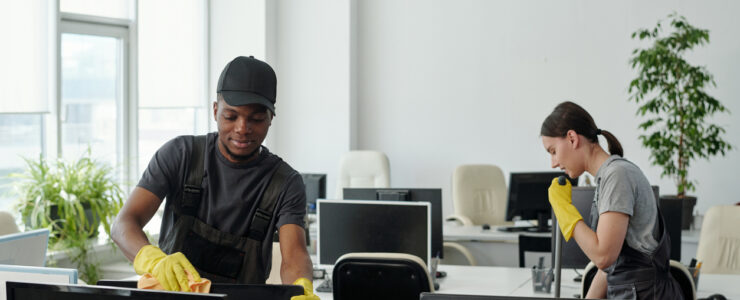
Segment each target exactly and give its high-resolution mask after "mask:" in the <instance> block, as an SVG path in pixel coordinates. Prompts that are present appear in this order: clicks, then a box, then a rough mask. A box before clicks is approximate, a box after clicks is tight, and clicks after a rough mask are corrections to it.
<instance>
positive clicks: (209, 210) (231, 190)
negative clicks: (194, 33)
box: [111, 56, 318, 299]
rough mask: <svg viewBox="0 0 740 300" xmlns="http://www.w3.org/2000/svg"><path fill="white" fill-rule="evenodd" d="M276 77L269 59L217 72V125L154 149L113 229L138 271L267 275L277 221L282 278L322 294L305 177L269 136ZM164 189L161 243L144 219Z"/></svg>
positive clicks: (253, 278) (175, 277) (259, 279)
mask: <svg viewBox="0 0 740 300" xmlns="http://www.w3.org/2000/svg"><path fill="white" fill-rule="evenodd" d="M276 81H277V80H276V76H275V72H274V71H273V70H272V68H271V67H270V66H269V65H268V64H266V63H264V62H262V61H260V60H257V59H255V58H254V57H251V56H250V57H244V56H240V57H237V58H235V59H234V60H232V61H231V62H229V63H228V64H227V65H226V67H225V68H224V70H223V72H221V76H220V77H219V79H218V88H217V97H218V99H217V101H216V102H214V103H213V116H214V118H215V120H216V123H217V124H218V132H213V133H209V134H207V135H205V136H179V137H176V138H174V139H172V140H170V141H169V142H167V143H166V144H165V145H164V146H162V147H161V148H160V149H159V150H158V151H157V153H156V154H155V155H154V157H153V158H152V159H151V161H150V162H149V166H148V167H147V169H146V171H145V172H144V174H143V176H142V178H141V180H140V181H139V184H138V185H137V187H136V188H135V189H134V191H133V192H132V193H131V196H130V197H129V199H128V201H127V202H126V204H125V205H124V206H123V208H122V209H121V212H120V213H119V214H118V216H117V217H116V220H115V222H114V223H113V226H112V229H111V236H112V238H113V240H114V241H115V242H116V244H118V246H119V247H120V248H121V250H122V251H123V253H124V255H126V257H127V258H129V259H130V260H133V262H134V269H135V270H136V272H137V273H138V274H145V273H151V274H152V276H154V277H155V278H156V279H157V280H158V281H159V283H160V284H161V285H162V286H163V287H164V288H166V289H168V290H178V291H189V290H190V288H189V283H188V280H189V279H190V281H195V282H197V281H200V280H201V278H200V276H201V275H202V276H203V277H205V278H208V279H211V280H213V281H214V282H225V283H265V280H266V279H267V277H268V275H269V273H270V267H271V254H272V239H273V232H275V231H276V230H277V231H278V234H279V240H280V249H281V254H282V266H281V268H280V275H281V278H282V280H283V282H285V283H290V282H293V283H294V284H298V285H301V286H303V287H304V290H305V295H304V296H298V298H297V299H318V297H316V296H315V295H314V294H313V287H312V284H311V281H310V280H309V279H308V278H311V277H310V276H311V273H312V272H311V271H312V264H311V259H310V258H309V256H308V252H307V250H306V240H305V238H306V237H305V232H304V228H303V226H304V217H305V214H306V196H305V188H304V185H303V181H302V179H301V176H300V174H299V173H298V172H296V171H295V170H294V169H293V168H291V167H290V166H289V165H288V164H287V163H285V162H284V161H283V160H282V159H281V158H280V157H278V156H277V155H274V154H272V153H270V151H269V150H268V149H267V148H266V147H264V146H262V142H263V141H264V139H265V137H266V136H267V132H268V129H269V128H270V125H271V123H272V119H273V117H274V116H275V89H276ZM165 198H166V199H167V201H166V202H165V209H164V215H163V217H162V227H161V230H160V236H159V246H160V247H161V250H160V248H157V247H155V246H152V245H150V244H149V242H148V240H147V238H146V236H145V235H144V232H143V230H142V228H143V227H144V225H146V223H147V222H149V220H150V219H151V217H152V216H153V215H154V213H155V212H156V211H157V209H158V208H159V206H160V204H161V203H162V200H163V199H165ZM168 254H169V255H168ZM191 263H192V264H191ZM188 276H190V277H191V278H188ZM294 299H296V297H294Z"/></svg>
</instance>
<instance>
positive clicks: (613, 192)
mask: <svg viewBox="0 0 740 300" xmlns="http://www.w3.org/2000/svg"><path fill="white" fill-rule="evenodd" d="M540 135H541V136H542V144H543V145H544V147H545V150H546V151H547V152H548V153H549V154H550V157H551V164H552V167H553V168H560V169H562V170H564V171H565V173H566V174H568V176H570V177H571V178H577V177H578V176H580V175H581V174H583V173H584V172H588V173H589V174H591V175H593V176H594V179H595V181H596V185H597V187H596V191H595V195H594V202H593V204H592V207H591V222H590V223H591V224H586V223H585V222H584V221H583V218H582V216H581V215H580V213H579V212H578V210H577V209H576V208H575V206H573V204H571V196H570V195H571V194H570V191H571V187H570V182H568V181H567V180H566V184H565V185H560V184H559V183H558V182H557V180H553V183H552V185H551V186H550V190H549V194H550V204H551V205H552V208H553V211H554V213H555V216H556V218H557V220H558V225H559V226H560V230H561V231H562V232H563V237H565V239H566V240H569V239H570V238H571V237H573V238H574V239H575V240H576V243H577V244H578V246H579V247H580V248H581V249H582V250H583V252H584V253H585V254H586V256H588V258H589V259H590V260H591V261H592V262H593V263H594V264H595V265H596V267H598V268H599V271H598V272H597V274H596V276H595V277H594V279H593V281H592V284H591V287H590V288H589V290H588V294H587V295H586V298H605V297H606V298H609V299H682V298H683V295H682V294H681V292H680V290H679V286H678V284H677V283H676V281H675V280H674V279H673V277H672V276H671V275H670V265H669V263H668V260H669V258H670V240H669V237H668V233H667V231H666V230H665V226H664V224H663V217H662V215H661V214H660V210H659V209H658V205H657V199H655V196H654V194H653V190H652V188H651V186H650V183H649V182H648V180H647V178H646V177H645V175H644V174H643V173H642V171H640V169H639V168H638V167H637V166H636V165H634V164H632V163H631V162H629V161H628V160H626V159H624V158H623V156H624V151H623V150H622V145H621V144H620V143H619V141H618V140H617V138H616V137H615V136H614V135H613V134H612V133H611V132H609V131H607V130H604V129H600V128H598V127H597V126H596V123H595V122H594V120H593V118H592V117H591V115H590V114H589V113H588V112H586V110H585V109H583V108H582V107H581V106H579V105H578V104H575V103H573V102H563V103H560V104H559V105H558V106H556V107H555V110H553V112H552V113H551V114H550V115H549V116H548V117H547V118H546V119H545V121H544V122H543V123H542V129H541V130H540ZM600 135H601V136H603V137H604V138H606V142H607V144H608V150H609V152H607V151H605V150H604V149H603V148H602V147H601V145H600V144H599V139H598V137H599V136H600Z"/></svg>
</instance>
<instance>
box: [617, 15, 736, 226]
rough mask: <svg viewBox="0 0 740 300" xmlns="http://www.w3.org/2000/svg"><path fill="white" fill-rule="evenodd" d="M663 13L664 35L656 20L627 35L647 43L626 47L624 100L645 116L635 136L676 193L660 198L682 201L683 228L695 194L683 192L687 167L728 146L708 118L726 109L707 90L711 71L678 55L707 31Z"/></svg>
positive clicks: (702, 40) (689, 186)
mask: <svg viewBox="0 0 740 300" xmlns="http://www.w3.org/2000/svg"><path fill="white" fill-rule="evenodd" d="M668 17H669V19H670V28H671V32H670V33H669V34H667V35H661V33H662V29H663V27H662V25H661V22H660V21H659V22H658V23H657V25H656V26H655V27H654V28H652V29H639V30H637V31H635V32H634V33H632V38H633V39H635V38H637V39H639V40H646V41H651V42H652V44H651V45H650V46H649V47H647V48H643V49H640V48H638V49H635V50H634V51H633V52H632V57H631V59H630V63H631V65H632V69H635V70H636V71H637V77H636V78H635V79H634V80H632V82H630V85H629V92H630V100H633V101H635V102H636V103H637V104H639V105H640V106H639V108H638V109H637V114H638V115H640V116H645V115H648V116H649V117H648V118H647V120H645V121H644V122H643V123H641V124H640V125H639V128H640V129H642V130H643V131H645V134H643V135H640V139H641V140H642V144H643V145H644V146H645V147H647V148H648V149H649V150H650V152H651V155H650V160H651V163H652V164H653V165H657V166H660V167H662V168H663V172H662V173H661V177H665V176H668V177H671V178H672V179H673V180H674V181H675V183H676V187H677V195H675V196H662V197H661V199H663V198H664V197H665V198H666V199H667V198H675V199H679V200H681V201H683V203H684V209H683V220H682V225H683V226H682V227H683V228H684V229H688V228H689V225H690V223H691V219H692V211H693V206H694V204H695V203H696V197H693V196H688V195H687V193H688V192H690V191H694V190H695V181H694V180H690V179H689V177H688V168H689V166H690V165H691V162H692V161H693V160H695V159H697V158H704V159H709V158H710V157H712V156H716V155H718V154H721V155H723V156H724V155H725V152H726V151H728V150H731V149H732V145H730V144H729V143H727V142H726V141H725V140H723V138H722V135H723V134H724V133H725V130H724V129H723V128H722V127H720V126H718V125H715V124H711V123H710V122H709V118H710V117H711V116H712V115H713V114H714V113H717V112H728V113H729V111H727V109H726V108H725V107H724V106H723V105H722V104H721V103H720V102H719V101H718V100H717V99H715V98H714V97H712V96H711V95H709V94H708V93H707V89H708V88H711V87H716V83H715V82H714V79H713V76H712V74H710V73H709V71H708V70H707V69H706V68H705V67H703V66H695V65H692V64H690V63H689V62H688V61H686V59H685V58H684V55H685V54H686V52H687V51H689V50H692V49H693V48H694V47H696V46H700V45H704V44H707V43H709V31H708V30H706V29H700V28H696V27H694V26H692V25H690V24H689V22H688V21H687V20H686V18H684V17H682V16H679V15H677V14H676V13H673V14H671V15H669V16H668ZM687 209H688V211H687Z"/></svg>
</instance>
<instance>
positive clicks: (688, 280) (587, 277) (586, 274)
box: [581, 260, 696, 299]
mask: <svg viewBox="0 0 740 300" xmlns="http://www.w3.org/2000/svg"><path fill="white" fill-rule="evenodd" d="M669 263H670V267H671V271H670V272H671V276H673V278H675V279H676V282H678V286H679V288H680V289H681V292H682V293H683V298H684V299H696V287H695V286H694V279H693V278H692V277H691V274H689V270H688V269H686V267H685V266H684V265H683V264H681V263H680V262H677V261H675V260H670V261H669ZM598 270H599V269H598V268H596V265H595V264H594V263H593V262H589V263H588V265H587V266H586V268H584V269H583V280H581V298H586V294H587V293H588V289H589V288H590V287H591V282H593V280H594V277H595V276H596V272H597V271H598Z"/></svg>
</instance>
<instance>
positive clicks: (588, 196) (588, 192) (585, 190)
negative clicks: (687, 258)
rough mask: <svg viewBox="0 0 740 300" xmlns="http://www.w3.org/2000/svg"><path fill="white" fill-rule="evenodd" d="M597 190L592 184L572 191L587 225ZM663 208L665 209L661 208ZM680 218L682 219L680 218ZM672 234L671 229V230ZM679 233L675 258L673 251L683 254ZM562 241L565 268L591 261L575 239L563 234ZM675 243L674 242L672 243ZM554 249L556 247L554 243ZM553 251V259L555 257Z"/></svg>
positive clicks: (562, 260) (581, 266)
mask: <svg viewBox="0 0 740 300" xmlns="http://www.w3.org/2000/svg"><path fill="white" fill-rule="evenodd" d="M595 190H596V187H592V186H586V187H574V188H573V191H572V192H571V200H572V201H573V206H575V207H576V209H577V210H578V212H579V213H580V214H581V216H582V217H583V222H585V223H586V225H589V226H590V225H591V204H592V203H593V201H594V192H595ZM653 194H654V195H655V197H656V199H657V197H658V195H659V193H658V187H657V186H653ZM661 210H663V209H662V208H661ZM679 220H680V219H679ZM669 229H670V228H669ZM669 234H670V230H669ZM678 234H679V241H678V244H677V246H672V247H671V259H674V258H673V255H674V253H673V251H677V253H678V255H679V257H680V255H681V251H680V249H681V240H680V234H681V231H680V230H679V231H678ZM552 237H553V239H552V240H553V241H554V240H555V231H553V234H552ZM671 239H673V236H671ZM560 242H561V243H562V245H563V249H562V252H561V253H562V255H561V258H560V265H561V266H562V267H563V268H575V269H583V268H585V267H586V265H588V262H589V261H591V260H589V259H588V257H587V256H586V254H585V253H583V250H581V247H579V246H578V244H577V243H576V240H575V239H570V241H568V242H566V241H565V239H564V238H563V237H562V236H561V237H560ZM672 244H673V243H672ZM676 247H677V248H678V250H675V248H676ZM553 249H555V247H554V245H553ZM554 255H555V254H554V251H553V259H555V256H554Z"/></svg>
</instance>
